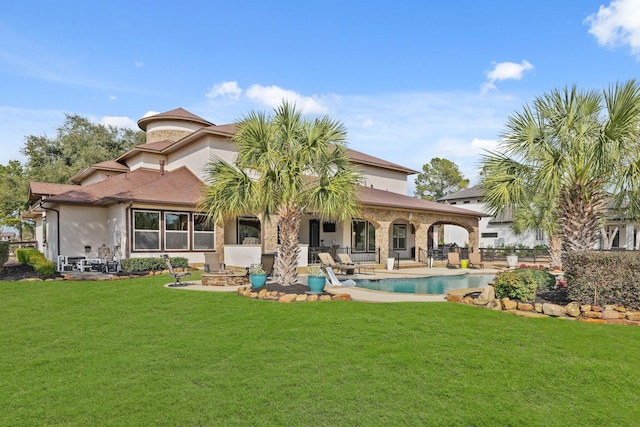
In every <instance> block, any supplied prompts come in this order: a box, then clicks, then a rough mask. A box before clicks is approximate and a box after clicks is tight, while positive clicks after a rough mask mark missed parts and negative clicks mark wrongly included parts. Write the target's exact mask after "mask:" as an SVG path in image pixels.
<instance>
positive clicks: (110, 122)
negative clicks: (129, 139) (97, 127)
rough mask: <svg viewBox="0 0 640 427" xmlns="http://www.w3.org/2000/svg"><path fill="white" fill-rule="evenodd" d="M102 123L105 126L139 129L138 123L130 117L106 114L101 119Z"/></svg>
mask: <svg viewBox="0 0 640 427" xmlns="http://www.w3.org/2000/svg"><path fill="white" fill-rule="evenodd" d="M100 124H101V125H103V126H116V127H119V128H129V129H134V130H138V125H137V123H136V122H135V120H132V119H130V118H129V117H122V116H104V117H103V118H102V119H100Z"/></svg>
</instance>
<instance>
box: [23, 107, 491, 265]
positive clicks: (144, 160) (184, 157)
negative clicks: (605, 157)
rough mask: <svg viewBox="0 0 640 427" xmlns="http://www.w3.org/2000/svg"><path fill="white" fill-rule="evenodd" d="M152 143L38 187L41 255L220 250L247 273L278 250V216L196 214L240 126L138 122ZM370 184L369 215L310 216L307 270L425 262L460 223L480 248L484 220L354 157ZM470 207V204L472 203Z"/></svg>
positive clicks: (393, 169) (181, 120)
mask: <svg viewBox="0 0 640 427" xmlns="http://www.w3.org/2000/svg"><path fill="white" fill-rule="evenodd" d="M138 125H139V127H140V128H141V129H142V130H143V131H145V132H146V137H147V141H146V143H145V144H142V145H139V146H137V147H135V148H133V149H132V150H130V151H128V152H126V153H124V154H122V155H121V156H119V157H118V158H116V159H113V160H110V161H106V162H102V163H98V164H94V165H90V166H88V167H86V168H85V169H83V170H81V171H80V172H78V173H77V174H76V175H75V176H73V177H72V179H71V181H72V184H51V183H43V182H31V183H30V188H29V199H30V201H31V202H32V204H31V207H30V209H29V210H28V212H27V213H26V214H25V217H27V218H32V219H33V220H34V221H35V235H36V240H37V242H38V248H39V249H40V250H42V251H43V253H44V254H45V256H46V257H47V258H48V259H50V260H54V261H55V260H56V258H57V257H58V256H59V255H66V256H89V257H96V256H97V255H98V250H99V248H104V247H107V248H109V249H110V250H111V252H112V253H115V254H117V255H118V256H119V257H121V258H131V257H148V256H159V255H160V254H164V253H168V254H170V255H171V256H183V257H186V258H187V259H188V260H189V262H190V263H202V262H204V253H205V252H207V251H218V252H219V253H220V254H221V255H222V257H223V259H224V262H225V263H226V264H227V265H232V266H248V265H250V264H252V263H255V262H257V261H259V259H260V255H261V253H264V252H277V250H278V240H277V234H278V233H277V225H276V223H275V219H274V218H272V219H271V221H266V220H265V219H264V218H262V217H261V216H260V215H258V216H257V217H256V216H252V215H247V216H241V217H237V218H233V219H230V220H227V221H226V222H225V223H224V224H208V223H207V222H206V221H205V217H204V215H202V214H201V213H199V212H198V211H197V202H198V200H199V198H200V196H201V194H202V190H203V188H204V186H205V184H204V180H205V177H206V172H205V171H206V168H207V165H208V164H209V163H210V161H211V160H212V159H213V158H214V157H217V158H221V159H224V160H226V161H229V162H233V161H234V160H235V157H236V154H237V153H236V149H235V146H234V144H233V143H232V142H231V137H232V135H233V134H234V132H235V126H234V125H233V124H227V125H215V124H213V123H211V122H209V121H207V120H205V119H203V118H201V117H198V116H196V115H194V114H192V113H190V112H188V111H186V110H184V109H181V108H178V109H175V110H172V111H168V112H165V113H160V114H156V115H152V116H149V117H144V118H142V119H140V120H139V121H138ZM349 153H350V157H351V161H352V164H353V166H354V167H356V168H358V169H359V170H360V171H361V173H362V175H363V179H364V182H363V183H364V184H365V185H362V186H361V187H360V188H359V192H358V197H359V200H360V202H361V206H362V209H361V215H360V217H358V218H353V219H352V220H351V221H347V222H331V221H321V220H320V219H319V218H318V217H317V216H316V215H314V213H313V212H307V213H306V217H305V218H304V220H303V223H302V227H301V231H300V238H299V241H300V249H301V256H300V266H305V265H307V263H308V262H309V260H310V259H312V256H311V255H310V253H313V252H314V251H318V250H324V249H326V248H327V247H331V246H334V245H337V246H340V247H341V248H343V249H344V250H347V251H349V252H350V253H352V254H357V255H359V256H358V259H361V260H365V259H368V260H371V261H377V262H382V261H381V259H384V258H386V257H387V256H389V255H388V253H393V254H396V255H395V256H397V257H400V258H418V256H419V252H420V251H421V250H425V251H426V250H427V248H428V244H429V228H430V227H431V226H432V225H433V224H436V223H446V224H455V225H457V226H460V227H462V228H463V229H464V230H465V231H466V233H467V236H468V237H467V239H468V240H467V241H468V242H469V244H470V246H472V247H475V248H477V247H478V244H479V228H478V219H479V218H478V215H477V213H476V212H474V211H472V210H468V209H464V208H462V207H457V206H451V205H446V204H442V203H437V202H431V201H426V200H421V199H417V198H414V197H409V196H407V195H406V193H407V177H408V176H410V175H413V174H416V173H417V171H414V170H412V169H409V168H406V167H404V166H401V165H398V164H395V163H392V162H388V161H386V160H383V159H380V158H376V157H373V156H369V155H367V154H365V153H362V152H358V151H355V150H350V151H349ZM464 207H465V208H466V206H464Z"/></svg>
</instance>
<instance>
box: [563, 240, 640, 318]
mask: <svg viewBox="0 0 640 427" xmlns="http://www.w3.org/2000/svg"><path fill="white" fill-rule="evenodd" d="M563 264H564V267H565V270H564V272H565V278H566V280H567V292H568V295H569V298H571V299H573V300H574V301H576V302H578V303H579V304H595V305H619V306H622V307H627V308H633V309H639V308H640V255H639V254H638V252H637V251H614V252H595V251H589V252H569V253H566V254H565V259H564V260H563Z"/></svg>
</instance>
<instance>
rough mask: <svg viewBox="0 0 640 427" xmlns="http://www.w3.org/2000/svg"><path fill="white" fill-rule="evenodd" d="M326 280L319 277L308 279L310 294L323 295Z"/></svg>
mask: <svg viewBox="0 0 640 427" xmlns="http://www.w3.org/2000/svg"><path fill="white" fill-rule="evenodd" d="M325 283H326V279H325V278H324V277H319V276H309V277H307V286H309V292H311V293H313V294H321V293H322V292H323V291H324V285H325Z"/></svg>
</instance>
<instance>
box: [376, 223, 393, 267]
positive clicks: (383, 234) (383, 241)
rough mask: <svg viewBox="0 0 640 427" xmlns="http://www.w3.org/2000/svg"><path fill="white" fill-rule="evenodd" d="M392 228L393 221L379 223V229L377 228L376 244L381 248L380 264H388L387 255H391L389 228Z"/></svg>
mask: <svg viewBox="0 0 640 427" xmlns="http://www.w3.org/2000/svg"><path fill="white" fill-rule="evenodd" d="M390 227H391V221H378V227H376V244H377V245H378V247H379V248H380V262H381V263H384V262H386V259H387V255H388V254H389V228H390Z"/></svg>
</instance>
